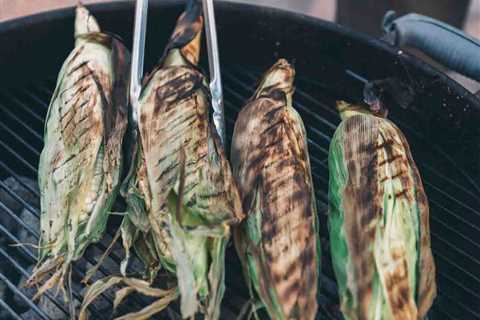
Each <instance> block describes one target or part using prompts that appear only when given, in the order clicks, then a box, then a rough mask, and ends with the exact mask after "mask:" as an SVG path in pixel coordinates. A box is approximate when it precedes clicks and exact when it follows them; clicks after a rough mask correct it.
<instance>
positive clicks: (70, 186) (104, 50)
mask: <svg viewBox="0 0 480 320" xmlns="http://www.w3.org/2000/svg"><path fill="white" fill-rule="evenodd" d="M128 65H129V54H128V51H127V50H126V48H125V47H124V46H123V44H122V43H121V42H120V41H119V40H118V39H117V38H115V37H113V36H111V35H107V34H105V33H102V32H101V31H100V28H99V26H98V24H97V22H96V20H95V18H94V17H93V16H91V15H90V13H89V12H88V11H87V9H86V8H85V7H83V6H80V5H79V6H78V7H77V9H76V19H75V48H74V49H73V51H72V52H71V53H70V55H69V56H68V57H67V59H66V61H65V62H64V64H63V66H62V68H61V70H60V74H59V76H58V80H57V85H56V88H55V91H54V94H53V97H52V100H51V102H50V106H49V108H48V113H47V117H46V124H45V131H44V144H45V145H44V148H43V150H42V153H41V156H40V164H39V170H38V179H39V185H40V191H41V217H40V224H41V237H40V245H39V248H40V250H39V263H38V265H37V267H36V268H35V269H34V271H33V275H32V276H31V277H30V278H29V279H28V280H27V283H26V285H27V286H34V285H38V284H39V283H41V282H43V281H44V280H45V279H47V277H48V276H49V275H51V273H53V276H52V277H51V278H50V279H49V280H47V281H46V282H45V284H44V285H43V286H42V287H41V288H40V290H39V293H40V294H41V293H43V292H44V291H45V289H48V288H52V287H55V286H59V288H60V289H62V291H63V292H64V293H66V292H65V288H64V282H65V279H68V275H67V272H69V270H70V264H71V263H72V262H73V261H75V260H78V259H79V258H80V257H81V256H82V255H83V253H84V251H85V249H86V248H87V247H88V246H89V245H90V244H92V243H94V242H97V241H99V240H100V239H101V238H102V235H103V233H104V231H105V227H106V223H107V218H108V215H109V212H110V209H111V207H112V205H113V202H114V201H115V198H116V196H117V194H118V191H119V180H120V175H121V169H122V156H121V151H122V150H121V149H122V141H123V136H124V133H125V130H126V126H127V103H128V101H127V95H126V92H127V81H128V77H129V72H128V70H129V69H128ZM65 299H68V295H67V294H65Z"/></svg>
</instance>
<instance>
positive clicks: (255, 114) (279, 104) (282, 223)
mask: <svg viewBox="0 0 480 320" xmlns="http://www.w3.org/2000/svg"><path fill="white" fill-rule="evenodd" d="M294 73H295V72H294V69H293V68H292V67H291V66H290V65H289V64H288V62H287V61H285V60H279V61H278V62H277V63H276V64H275V65H274V66H273V67H272V68H271V69H270V70H269V71H268V72H267V73H266V74H265V76H264V78H263V80H262V82H261V84H260V87H259V88H258V90H257V91H256V93H255V94H254V96H253V97H252V98H251V100H250V101H249V102H248V103H247V105H246V106H245V107H244V108H243V109H242V110H241V112H240V114H239V116H238V119H237V121H236V123H235V131H234V135H233V142H232V154H231V161H232V169H233V172H234V176H235V178H236V180H237V183H238V186H239V190H240V194H241V197H242V201H243V209H244V210H245V213H246V215H247V217H246V219H245V221H244V222H242V224H241V225H240V226H239V227H238V228H236V230H235V232H234V239H235V245H236V248H237V251H238V254H239V256H240V258H241V261H242V264H243V268H244V273H245V276H246V278H247V282H248V283H249V287H250V291H251V294H252V295H253V296H255V295H256V296H257V297H259V298H260V300H261V302H262V303H263V305H264V306H265V307H266V309H267V312H268V314H269V316H270V317H271V318H272V319H278V320H282V319H285V320H286V319H314V318H315V314H316V311H317V280H318V277H319V267H320V258H321V256H320V243H319V237H318V231H317V230H318V227H317V216H316V204H315V195H314V187H313V182H312V176H311V171H310V161H309V157H308V150H307V140H306V139H307V137H306V132H305V128H304V126H303V122H302V120H301V118H300V116H299V114H298V113H297V112H296V111H295V109H294V108H293V107H292V95H293V91H294V89H293V80H294Z"/></svg>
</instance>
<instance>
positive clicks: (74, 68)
mask: <svg viewBox="0 0 480 320" xmlns="http://www.w3.org/2000/svg"><path fill="white" fill-rule="evenodd" d="M89 62H90V61H89V60H86V61H83V62H81V63H79V64H77V65H76V66H74V67H72V68H71V69H70V70H69V71H68V73H67V75H66V76H67V77H69V76H71V75H72V74H73V73H75V71H77V70H79V69H81V68H83V67H85V66H87V65H88V63H89Z"/></svg>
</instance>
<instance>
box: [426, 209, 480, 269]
mask: <svg viewBox="0 0 480 320" xmlns="http://www.w3.org/2000/svg"><path fill="white" fill-rule="evenodd" d="M435 206H436V205H435ZM431 219H432V220H434V221H435V222H436V223H439V224H441V225H442V226H443V227H444V228H445V229H448V231H451V232H452V233H453V234H456V235H457V236H459V237H461V238H462V239H464V240H465V241H467V242H468V243H471V244H472V245H474V246H475V247H478V246H479V245H478V244H477V243H476V242H474V241H473V240H472V239H470V238H467V237H466V236H465V235H464V234H462V233H461V232H459V231H458V230H455V229H453V228H452V227H451V226H449V225H448V224H446V223H445V222H443V221H441V220H440V219H438V218H437V217H436V216H435V215H432V216H431ZM435 236H437V235H435ZM437 238H438V239H439V240H440V241H445V240H443V237H437ZM445 244H446V245H448V246H449V247H451V248H452V249H453V250H454V251H457V252H458V253H460V254H462V255H463V256H466V257H467V258H470V259H472V260H473V261H475V262H476V263H477V264H478V265H480V260H477V258H475V257H473V256H472V255H469V254H468V253H466V252H465V251H463V250H462V249H460V248H457V247H455V246H453V245H452V244H451V243H450V242H447V241H445Z"/></svg>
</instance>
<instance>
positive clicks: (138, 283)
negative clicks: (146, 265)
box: [79, 276, 178, 320]
mask: <svg viewBox="0 0 480 320" xmlns="http://www.w3.org/2000/svg"><path fill="white" fill-rule="evenodd" d="M119 284H123V285H125V286H126V287H124V288H121V289H120V290H118V291H117V292H116V294H115V300H114V309H115V308H117V307H118V306H119V305H120V303H121V302H122V301H123V300H124V299H125V298H127V296H128V295H130V294H131V293H133V292H138V293H141V294H143V295H146V296H149V297H154V298H160V299H159V300H158V301H156V302H154V303H153V304H151V305H150V306H148V307H145V308H144V309H142V310H141V311H138V312H134V313H129V314H128V315H125V316H122V317H120V318H118V319H137V320H138V319H146V318H144V316H145V315H147V314H149V315H150V316H151V315H153V314H155V313H158V312H160V311H162V310H163V309H164V308H165V307H167V305H168V303H169V302H170V301H173V300H175V299H176V298H177V297H178V291H177V289H176V288H172V289H169V290H162V289H157V288H152V287H151V286H150V283H149V282H147V281H144V280H141V279H136V278H128V277H116V276H110V277H107V278H104V279H100V280H97V281H96V282H95V283H94V284H92V285H91V286H90V287H89V288H88V289H87V291H86V292H85V295H84V298H83V303H82V306H81V308H80V314H79V320H87V319H88V315H87V308H88V306H89V305H90V304H91V303H92V302H93V301H94V300H95V299H96V298H97V297H98V296H99V295H101V294H102V293H103V292H105V291H107V290H108V289H110V288H111V287H113V286H116V285H119ZM160 301H161V302H160ZM162 306H163V307H162ZM136 317H138V318H136Z"/></svg>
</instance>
